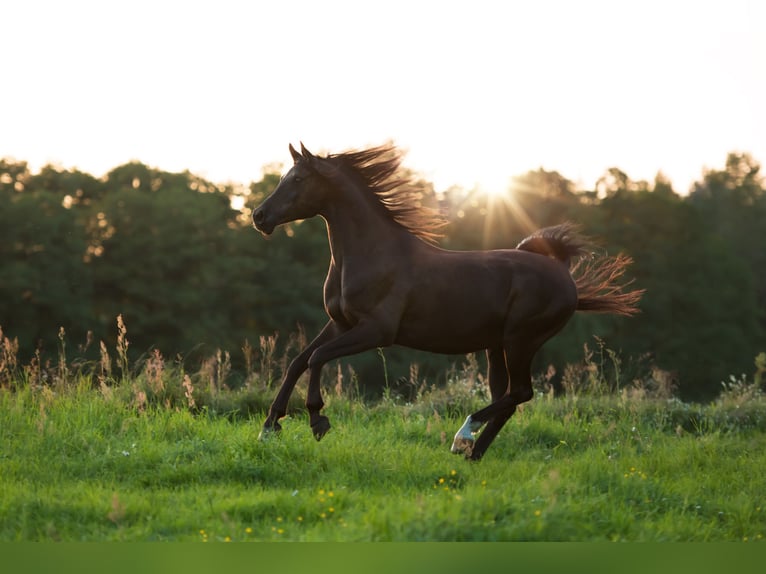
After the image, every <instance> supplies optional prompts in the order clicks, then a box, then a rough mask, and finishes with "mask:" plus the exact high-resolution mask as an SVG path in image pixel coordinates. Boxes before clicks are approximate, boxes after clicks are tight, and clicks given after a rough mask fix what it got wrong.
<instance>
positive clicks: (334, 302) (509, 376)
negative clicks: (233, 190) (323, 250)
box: [252, 142, 642, 460]
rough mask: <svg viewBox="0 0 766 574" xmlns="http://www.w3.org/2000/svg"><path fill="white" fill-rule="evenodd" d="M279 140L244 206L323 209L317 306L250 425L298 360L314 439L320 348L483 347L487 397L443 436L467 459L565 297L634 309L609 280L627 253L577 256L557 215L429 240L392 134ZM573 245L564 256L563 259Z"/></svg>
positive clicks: (430, 213)
mask: <svg viewBox="0 0 766 574" xmlns="http://www.w3.org/2000/svg"><path fill="white" fill-rule="evenodd" d="M289 151H290V154H291V156H292V159H293V162H294V163H293V166H292V167H291V168H290V169H289V170H288V171H287V173H285V174H284V176H283V177H282V178H281V179H280V181H279V183H278V185H277V186H276V188H275V189H274V191H273V192H272V193H271V194H270V195H269V196H268V197H267V198H266V199H265V200H264V201H263V202H262V203H261V205H260V206H258V207H257V208H256V209H255V210H254V211H253V216H252V217H253V225H254V227H255V228H256V229H257V230H258V231H260V232H261V233H262V234H263V235H264V236H268V235H270V234H271V233H273V231H274V229H275V228H276V227H277V226H278V225H281V224H285V223H288V222H292V221H296V220H302V219H308V218H311V217H315V216H319V217H321V218H322V219H324V221H325V223H326V227H327V235H328V240H329V244H330V267H329V270H328V272H327V278H326V280H325V282H324V307H325V311H326V312H327V315H328V317H329V320H328V321H327V324H326V325H325V326H324V328H322V329H321V331H320V332H319V334H318V335H317V336H316V338H314V339H313V340H312V341H311V342H310V343H309V344H308V345H307V346H306V348H305V349H303V350H302V351H301V352H300V353H299V354H298V355H297V356H296V357H295V358H294V359H293V360H292V362H291V363H290V365H289V367H288V369H287V371H286V373H285V376H284V379H283V381H282V385H281V387H280V389H279V391H278V393H277V395H276V397H275V399H274V401H273V403H272V404H271V406H270V408H269V411H268V415H267V417H266V420H265V422H264V424H263V429H262V431H261V434H260V437H261V438H265V437H268V436H269V435H271V434H273V433H276V432H278V431H279V430H281V426H280V423H279V419H280V418H282V417H284V416H285V414H286V410H287V404H288V400H289V398H290V395H291V394H292V392H293V389H294V388H295V385H296V383H297V381H298V378H299V377H300V376H301V375H302V374H303V373H304V372H305V371H306V370H308V371H309V382H308V390H307V396H306V408H307V410H308V413H309V424H310V426H311V429H312V432H313V435H314V437H315V438H316V439H317V440H321V439H322V437H324V436H325V434H326V433H327V431H328V430H329V429H330V422H329V419H328V418H327V417H326V416H325V415H323V414H321V410H322V408H323V407H324V402H323V400H322V394H321V390H320V372H321V369H322V366H323V365H325V364H326V363H327V362H329V361H332V360H335V359H338V358H340V357H344V356H349V355H353V354H356V353H360V352H363V351H367V350H370V349H375V348H381V347H388V346H390V345H400V346H405V347H409V348H413V349H419V350H423V351H430V352H434V353H445V354H467V353H473V352H481V351H485V352H486V354H487V358H488V371H489V376H488V380H489V390H490V396H491V403H490V404H489V406H487V407H485V408H483V409H481V410H478V411H476V412H474V413H471V414H470V415H468V417H467V418H466V419H465V423H464V424H463V426H462V427H461V428H460V429H459V430H458V431H457V433H456V434H455V438H454V441H453V443H452V447H451V451H452V452H453V453H456V454H461V453H462V454H463V455H464V456H465V457H466V458H469V459H472V460H478V459H480V458H481V457H482V456H483V455H484V453H485V452H486V450H487V448H488V447H489V445H490V443H491V442H492V441H493V440H494V438H495V437H496V436H497V434H498V432H499V431H500V430H501V429H502V427H503V425H504V424H505V423H506V421H507V420H508V419H509V418H510V417H511V416H512V415H513V414H514V412H515V411H516V407H517V406H518V405H520V404H522V403H524V402H526V401H529V400H530V399H532V397H533V390H532V379H531V364H532V359H533V357H534V356H535V353H536V352H537V351H538V349H540V347H541V346H542V345H543V343H545V342H546V341H547V340H549V339H550V338H551V337H553V336H554V335H555V334H556V333H558V332H559V331H560V330H561V328H562V327H563V326H564V325H565V324H566V323H567V321H568V320H569V319H570V318H571V317H572V315H573V314H574V313H575V311H577V310H580V311H589V312H603V313H615V314H619V315H626V316H630V315H633V314H634V313H636V312H637V310H638V309H637V304H638V302H639V300H640V298H641V295H642V291H639V290H630V291H627V290H625V288H626V286H627V284H625V285H621V284H619V283H618V279H619V278H620V277H621V276H622V275H623V273H624V272H625V270H626V267H627V266H628V265H629V264H630V263H631V262H632V261H631V259H630V258H629V257H627V256H624V255H619V256H617V257H609V256H607V255H602V256H599V257H596V258H593V257H591V258H590V259H588V258H587V257H584V256H585V255H586V254H587V251H586V248H587V247H588V245H589V243H588V241H587V239H586V238H585V237H583V236H581V234H580V233H579V230H578V227H577V226H575V225H573V224H571V223H562V224H560V225H557V226H553V227H549V228H545V229H541V230H539V231H537V232H535V233H533V234H532V235H530V236H529V237H527V238H526V239H524V240H522V241H521V242H520V243H519V244H518V245H517V246H516V248H515V249H498V250H485V251H454V250H446V249H442V248H440V247H439V246H438V245H437V239H438V237H439V236H440V230H441V228H442V226H443V225H444V224H445V221H444V218H443V217H441V216H440V215H439V213H438V212H437V211H436V210H434V209H431V208H428V207H425V206H423V205H422V204H421V198H420V197H419V194H418V193H417V192H416V191H417V190H416V188H415V187H414V186H413V184H412V182H411V179H410V178H408V177H407V176H406V175H404V173H403V170H402V169H400V163H401V159H402V154H401V153H400V151H399V150H398V149H397V148H396V147H395V146H394V145H393V144H390V143H389V144H383V145H380V146H376V147H372V148H368V149H362V150H352V151H348V152H344V153H339V154H329V155H326V156H324V157H322V156H319V155H314V154H312V153H311V152H310V151H309V150H308V149H306V147H305V146H304V145H303V143H302V142H301V144H300V151H297V150H296V149H295V148H294V147H293V146H292V144H290V145H289ZM573 259H577V260H578V264H577V265H575V267H574V268H573V269H571V271H570V264H571V261H572V260H573ZM583 261H585V263H584V264H582V262H583ZM485 425H486V426H485ZM482 427H484V429H483V431H482V432H481V434H478V437H477V433H478V431H479V430H480V429H481V428H482Z"/></svg>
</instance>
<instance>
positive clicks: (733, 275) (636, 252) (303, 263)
mask: <svg viewBox="0 0 766 574" xmlns="http://www.w3.org/2000/svg"><path fill="white" fill-rule="evenodd" d="M278 181H279V170H278V168H277V167H270V168H265V169H264V173H263V176H262V179H261V180H259V181H257V182H253V183H251V184H250V185H249V186H246V187H245V186H239V185H233V184H226V185H223V184H216V183H213V182H210V181H207V180H205V179H203V178H200V177H198V176H196V175H194V174H192V173H189V172H183V173H169V172H165V171H162V170H160V169H155V168H152V167H149V166H146V165H144V164H142V163H138V162H131V163H128V164H125V165H122V166H119V167H117V168H115V169H113V170H112V171H110V172H109V173H108V174H106V175H105V176H104V177H102V178H97V177H94V176H92V175H90V174H88V173H84V172H82V171H79V170H76V169H72V170H70V169H63V168H59V167H55V166H51V165H49V166H45V167H43V168H42V169H40V170H39V172H37V173H32V171H31V170H30V169H29V167H28V165H27V164H26V163H25V162H18V161H12V160H8V159H4V160H0V206H2V207H1V208H0V327H1V328H2V330H3V335H2V337H0V340H1V339H4V338H10V339H9V340H15V341H17V343H18V347H19V351H18V352H19V355H20V356H21V357H25V358H26V359H27V360H29V359H30V358H32V357H35V356H37V357H38V359H39V360H44V358H45V357H55V356H56V354H57V353H59V352H61V351H62V349H61V347H62V345H65V344H66V345H67V349H66V351H67V352H68V353H70V354H73V353H77V354H78V355H79V356H82V357H83V359H84V360H86V359H88V358H89V357H90V358H93V357H97V356H98V343H99V342H100V341H105V342H106V343H107V344H109V345H112V344H113V342H114V340H115V339H116V337H117V329H116V327H115V319H116V317H117V316H118V315H121V316H122V318H123V320H124V322H125V324H126V326H127V329H128V339H129V341H130V350H131V352H132V353H134V354H135V355H136V356H138V355H141V354H145V353H148V352H150V351H151V350H152V349H155V348H156V349H160V350H161V352H162V353H163V354H164V355H165V356H166V357H175V356H178V357H179V359H178V360H181V361H199V360H201V359H202V358H204V357H205V356H209V355H210V353H213V352H215V350H216V349H224V350H228V351H230V352H231V356H232V361H233V362H234V363H235V364H236V363H237V362H238V361H242V360H244V359H242V358H241V355H242V353H240V352H239V350H240V349H241V348H242V347H243V345H244V346H249V345H254V346H255V347H257V346H258V345H257V341H259V340H260V338H261V337H269V336H273V335H275V334H278V341H279V342H280V344H281V345H282V347H283V348H284V346H285V345H286V344H287V342H288V340H289V339H290V335H291V334H294V333H297V332H301V331H305V333H306V334H307V336H309V337H310V336H313V334H314V333H315V332H316V330H317V329H318V328H319V327H320V326H321V325H322V324H323V323H324V311H323V309H322V295H321V292H322V289H321V286H322V283H323V280H324V275H325V273H326V270H327V264H328V258H329V250H328V246H327V237H326V231H325V228H324V224H323V223H322V221H321V220H319V219H318V218H317V219H313V220H308V221H304V222H299V223H295V224H291V225H288V226H285V227H282V228H279V229H278V230H277V232H276V233H275V234H274V235H273V236H272V237H270V238H269V239H268V240H267V239H264V238H262V237H261V236H260V235H259V234H257V233H256V232H255V231H254V230H253V229H252V226H251V223H250V213H251V211H252V209H253V208H254V207H255V206H257V205H258V204H259V203H260V202H261V201H262V200H263V199H264V198H265V196H266V195H267V194H268V193H270V192H271V190H272V189H273V188H274V187H275V186H276V184H277V182H278ZM419 184H420V186H421V187H422V190H423V194H424V198H425V199H428V200H431V201H433V202H434V205H436V206H438V207H439V208H440V209H441V210H442V211H443V212H444V213H445V215H446V217H447V219H448V220H449V224H448V226H447V227H446V228H445V237H444V239H443V241H442V245H443V246H444V247H447V248H450V249H487V248H497V247H512V246H514V245H515V244H516V243H517V242H518V241H519V240H520V239H521V238H523V237H524V236H526V235H527V234H528V233H529V232H530V231H532V229H533V228H537V227H543V226H547V225H553V224H556V223H560V222H562V221H573V222H576V223H579V224H581V225H582V228H583V231H584V232H585V233H586V234H587V235H591V236H593V237H597V238H599V239H600V240H601V241H602V244H601V246H600V248H601V249H605V250H606V251H608V252H610V253H617V252H620V251H621V252H624V253H626V254H628V255H630V256H631V257H633V259H634V261H635V263H634V264H633V266H632V267H631V268H630V271H629V273H630V274H631V277H632V278H634V279H635V283H634V285H635V286H636V287H639V288H643V289H646V294H645V296H644V299H643V301H642V303H641V310H642V312H641V314H640V315H639V316H637V317H635V318H631V319H623V318H613V317H602V316H596V317H592V316H590V317H585V316H576V317H575V319H574V320H573V321H571V322H570V324H569V325H568V326H567V327H566V328H565V329H564V331H562V333H561V334H560V335H559V336H557V337H556V338H554V339H553V340H552V341H550V342H549V343H548V344H547V345H546V346H545V347H544V349H543V350H542V352H541V353H540V354H539V356H538V358H537V363H536V368H537V370H538V372H540V373H541V377H543V378H546V379H550V380H551V381H552V382H553V384H554V385H555V383H556V381H557V380H559V379H560V377H561V376H562V374H563V372H564V369H565V366H566V365H567V364H571V363H576V362H578V361H582V358H583V353H588V352H591V353H592V352H596V351H599V352H601V353H603V354H604V357H605V358H604V360H605V361H612V362H615V377H620V378H621V379H622V380H620V381H616V384H617V383H619V384H621V385H625V384H629V383H630V379H631V377H635V378H639V377H641V378H646V377H655V378H664V379H666V380H667V379H670V380H672V381H673V382H674V383H675V384H676V385H677V387H678V389H679V390H680V393H681V394H682V395H683V396H684V397H686V398H693V399H704V398H707V397H710V396H712V395H713V394H715V393H717V392H718V390H719V389H720V384H721V381H724V380H728V378H729V376H730V375H731V374H734V375H737V376H738V375H739V374H740V373H747V374H750V373H752V371H753V359H754V357H755V356H756V355H757V354H758V353H759V352H762V351H764V350H766V186H765V184H764V178H763V176H762V175H761V174H760V165H759V164H758V163H757V162H756V161H755V160H754V159H753V158H752V157H751V156H749V155H748V154H741V153H732V154H729V155H728V157H727V158H726V161H725V165H724V166H723V168H721V169H713V170H707V171H705V172H704V173H703V174H702V176H701V178H700V180H699V181H698V182H696V183H695V184H694V185H693V188H692V189H691V191H690V193H689V194H688V195H680V194H678V193H676V191H675V190H674V189H673V187H672V184H671V182H670V181H668V180H667V179H666V178H664V177H663V176H662V175H661V174H659V175H658V176H657V177H656V178H655V180H654V181H653V182H647V181H634V180H632V179H631V178H630V177H629V176H628V175H627V174H625V173H624V172H623V171H621V170H619V169H617V168H612V169H609V170H607V171H606V172H605V174H604V176H603V177H602V178H601V179H600V180H599V182H598V183H597V185H596V189H593V190H585V191H583V190H578V189H577V188H576V186H575V184H574V183H573V182H571V181H570V180H568V179H566V178H565V177H563V176H562V175H561V174H559V173H557V172H555V171H546V170H543V169H540V170H537V171H531V172H528V173H526V174H524V175H523V176H520V177H518V178H516V179H515V181H514V183H513V185H512V186H511V187H510V189H508V190H507V193H506V194H504V195H499V196H497V195H491V196H490V195H486V194H483V193H480V192H478V191H476V190H466V189H461V188H457V187H453V188H451V189H449V190H447V191H446V192H441V193H435V192H434V189H433V186H432V185H431V184H430V183H429V182H427V181H420V182H419ZM234 206H236V207H237V208H236V209H235V207H234ZM240 206H241V207H240ZM594 336H595V337H597V339H594ZM246 341H247V343H246ZM604 349H606V352H605V351H604ZM381 357H382V358H381ZM354 361H356V362H354ZM351 363H352V364H354V365H355V368H356V370H357V373H358V378H359V384H360V385H361V386H368V387H370V388H375V387H379V386H380V385H381V384H383V381H385V382H388V383H390V382H391V381H392V380H399V379H408V378H409V379H412V370H411V369H410V365H411V364H412V363H417V364H418V365H420V369H419V371H418V373H419V374H416V378H417V376H420V377H426V378H428V379H430V380H431V381H433V382H435V383H438V382H439V381H440V378H441V380H443V377H444V376H445V373H446V372H447V371H448V367H449V362H448V360H447V359H445V358H439V357H435V356H429V355H425V354H421V353H415V352H410V351H405V350H401V349H391V350H386V351H385V355H383V356H381V355H379V354H377V353H368V354H366V355H365V356H363V357H361V358H359V359H355V360H352V361H351ZM617 363H619V367H620V368H619V369H617V368H616V367H617ZM549 365H550V366H552V368H551V367H549ZM328 370H329V369H328ZM410 382H412V381H410Z"/></svg>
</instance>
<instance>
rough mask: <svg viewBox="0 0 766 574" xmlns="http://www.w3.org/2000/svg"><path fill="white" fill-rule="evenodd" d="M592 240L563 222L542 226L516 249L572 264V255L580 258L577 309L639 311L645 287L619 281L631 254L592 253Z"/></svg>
mask: <svg viewBox="0 0 766 574" xmlns="http://www.w3.org/2000/svg"><path fill="white" fill-rule="evenodd" d="M590 244H591V242H590V241H588V240H587V239H586V238H584V237H583V236H581V235H580V233H579V230H578V227H577V226H575V225H573V224H571V223H563V224H561V225H556V226H554V227H546V228H545V229H541V230H539V231H537V232H535V233H533V234H532V235H530V236H529V237H527V238H526V239H523V240H522V241H521V243H519V244H518V245H517V246H516V249H522V250H524V251H530V252H532V253H537V254H539V255H545V256H547V257H552V258H554V259H557V260H559V261H561V262H562V263H564V264H565V265H566V266H567V267H569V265H570V263H571V260H572V258H579V260H578V261H577V263H576V264H575V266H574V268H573V269H572V278H573V279H574V282H575V285H576V286H577V310H578V311H590V312H595V313H614V314H617V315H635V314H636V313H637V312H638V302H639V301H640V300H641V296H642V295H643V294H644V290H643V289H634V290H631V291H625V290H624V289H625V288H626V287H628V286H629V285H630V283H632V281H629V282H628V283H619V282H618V281H619V279H620V277H622V275H623V274H624V273H625V270H626V269H627V268H628V266H629V265H630V264H631V263H633V259H631V258H630V257H628V256H627V255H622V254H620V255H617V256H616V257H611V256H609V255H590V256H589V257H583V256H584V255H586V254H587V253H588V251H587V247H588V246H589V245H590Z"/></svg>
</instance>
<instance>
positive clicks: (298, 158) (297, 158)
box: [290, 144, 303, 163]
mask: <svg viewBox="0 0 766 574" xmlns="http://www.w3.org/2000/svg"><path fill="white" fill-rule="evenodd" d="M290 155H291V156H293V162H295V163H298V162H299V161H301V160H302V159H303V156H302V155H301V154H299V153H298V152H297V151H296V150H295V148H294V147H293V144H290Z"/></svg>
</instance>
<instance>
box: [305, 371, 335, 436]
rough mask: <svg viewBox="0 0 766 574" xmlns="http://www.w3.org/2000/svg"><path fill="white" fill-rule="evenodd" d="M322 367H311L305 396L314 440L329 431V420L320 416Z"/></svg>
mask: <svg viewBox="0 0 766 574" xmlns="http://www.w3.org/2000/svg"><path fill="white" fill-rule="evenodd" d="M321 372H322V366H321V365H319V366H315V367H311V369H310V370H309V388H308V393H307V394H306V408H307V409H308V411H309V424H310V425H311V431H312V432H313V433H314V438H316V439H317V440H322V437H323V436H324V435H326V434H327V431H329V430H330V419H328V418H327V417H326V416H324V415H323V414H320V411H321V410H322V407H324V401H323V400H322V389H321V387H320V374H321Z"/></svg>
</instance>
